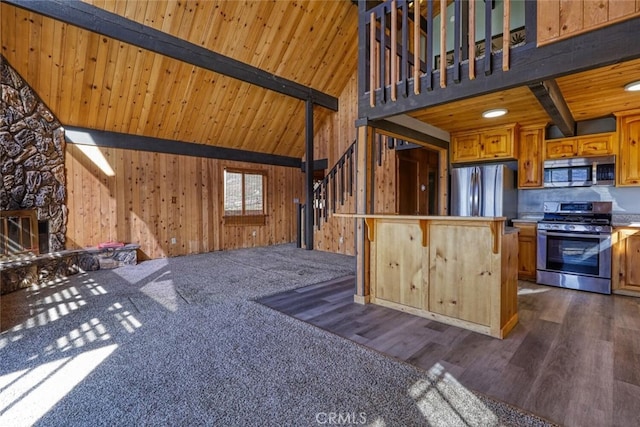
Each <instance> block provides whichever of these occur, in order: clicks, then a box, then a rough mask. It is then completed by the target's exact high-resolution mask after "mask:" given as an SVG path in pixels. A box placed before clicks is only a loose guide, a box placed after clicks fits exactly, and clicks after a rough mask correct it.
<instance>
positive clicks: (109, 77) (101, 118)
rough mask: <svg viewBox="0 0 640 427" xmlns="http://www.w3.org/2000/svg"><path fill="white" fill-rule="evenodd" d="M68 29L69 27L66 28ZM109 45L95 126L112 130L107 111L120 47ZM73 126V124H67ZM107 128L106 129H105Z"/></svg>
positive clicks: (109, 106) (113, 42) (118, 44)
mask: <svg viewBox="0 0 640 427" xmlns="http://www.w3.org/2000/svg"><path fill="white" fill-rule="evenodd" d="M67 28H70V26H67ZM107 44H108V45H109V53H108V58H109V59H108V61H107V63H106V64H105V65H104V80H103V81H102V82H100V85H99V86H98V87H99V93H100V109H99V110H96V112H95V114H96V115H95V118H96V122H95V126H96V128H98V129H108V130H114V129H113V126H112V122H110V121H108V119H109V110H110V109H111V108H112V107H111V102H112V92H113V90H114V89H115V88H114V85H113V82H115V81H116V80H115V78H116V77H115V73H116V67H117V64H118V58H119V54H120V50H121V48H120V46H121V43H120V42H118V41H114V40H109V41H108V42H107ZM68 124H75V123H68ZM107 126H108V127H107Z"/></svg>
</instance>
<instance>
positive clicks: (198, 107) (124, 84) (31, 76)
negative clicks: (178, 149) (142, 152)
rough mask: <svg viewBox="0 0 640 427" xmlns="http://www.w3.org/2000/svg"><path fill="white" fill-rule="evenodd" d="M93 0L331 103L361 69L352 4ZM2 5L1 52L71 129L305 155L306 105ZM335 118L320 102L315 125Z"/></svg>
mask: <svg viewBox="0 0 640 427" xmlns="http://www.w3.org/2000/svg"><path fill="white" fill-rule="evenodd" d="M86 2H87V3H92V4H93V5H94V6H96V7H98V8H101V9H104V10H107V11H109V12H112V13H115V14H117V15H120V16H123V17H125V18H127V19H130V20H132V21H135V22H137V23H139V24H142V25H144V26H148V27H151V28H154V29H156V30H159V31H162V32H164V33H167V34H170V35H173V36H175V37H178V38H180V39H183V40H186V41H188V42H190V43H193V44H195V45H197V46H201V47H203V48H205V49H207V50H210V51H213V52H216V53H219V54H222V55H225V56H228V57H230V58H233V59H236V60H238V61H241V62H243V63H246V64H249V65H251V66H254V67H257V68H259V69H261V70H264V71H266V72H268V73H271V74H273V75H274V76H277V77H281V78H285V79H288V80H291V81H293V82H296V83H299V84H302V85H305V86H308V87H310V88H312V89H315V90H318V91H320V92H323V93H326V94H329V95H331V96H334V97H338V96H339V95H340V93H341V92H342V90H343V88H344V87H345V86H346V84H347V82H348V81H349V79H350V78H352V76H353V75H354V72H355V70H356V68H357V14H358V11H357V6H356V5H354V4H353V3H352V2H351V1H349V0H340V1H314V0H297V1H235V0H223V1H140V0H121V1H100V0H86ZM0 7H1V9H0V19H1V24H2V28H1V32H0V41H1V45H2V54H3V55H4V57H5V58H6V59H7V61H8V62H9V63H10V64H11V66H12V67H13V68H14V69H16V70H17V71H18V72H19V73H20V74H21V76H22V77H23V78H24V79H25V80H26V81H27V82H28V83H29V85H30V86H31V87H32V88H33V89H34V90H35V91H36V92H37V93H38V95H39V96H40V97H41V98H42V100H43V101H44V102H45V103H46V104H47V106H48V107H49V108H50V109H51V111H52V112H53V113H54V114H55V115H56V116H57V118H58V119H59V120H60V121H61V123H63V124H64V125H67V126H77V127H84V128H90V129H96V130H105V131H114V132H122V133H128V134H135V135H143V136H151V137H157V138H162V139H169V140H177V141H184V142H194V143H199V144H207V145H213V146H219V147H228V148H238V149H244V150H250V151H257V152H263V153H271V154H279V155H285V156H293V157H302V155H303V153H304V129H305V108H304V101H301V100H299V99H295V98H293V97H290V96H286V95H283V94H280V93H277V92H274V91H271V90H267V89H263V88H260V87H258V86H256V85H253V84H250V83H247V82H242V81H240V80H236V79H233V78H230V77H226V76H223V75H221V74H218V73H216V72H213V71H209V70H206V69H204V68H200V67H197V66H194V65H190V64H188V63H185V62H181V61H179V60H177V59H172V58H170V57H168V56H164V55H161V54H158V53H154V52H152V51H149V50H145V49H142V48H139V47H136V46H133V45H131V44H127V43H125V42H122V41H118V40H115V39H113V38H110V37H106V36H103V35H100V34H97V33H93V32H91V31H88V30H85V29H82V28H79V27H76V26H74V25H70V24H66V23H63V22H60V21H56V20H54V19H52V18H48V17H45V16H42V15H39V14H37V13H33V12H29V11H26V10H23V9H21V8H19V7H15V6H12V5H9V4H6V3H2V4H1V6H0ZM330 114H333V113H332V112H331V111H330V110H328V109H325V108H322V107H316V108H315V123H316V126H318V125H319V124H320V123H322V121H323V120H325V119H326V118H327V117H328V116H329V115H330Z"/></svg>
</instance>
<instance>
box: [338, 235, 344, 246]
mask: <svg viewBox="0 0 640 427" xmlns="http://www.w3.org/2000/svg"><path fill="white" fill-rule="evenodd" d="M338 241H339V242H340V244H343V243H344V237H342V236H340V239H339V240H338Z"/></svg>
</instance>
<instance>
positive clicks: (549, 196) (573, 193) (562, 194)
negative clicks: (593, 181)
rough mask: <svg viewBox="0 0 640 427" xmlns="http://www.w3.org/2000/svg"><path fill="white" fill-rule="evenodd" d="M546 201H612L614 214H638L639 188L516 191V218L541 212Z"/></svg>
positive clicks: (639, 207) (639, 208) (639, 212)
mask: <svg viewBox="0 0 640 427" xmlns="http://www.w3.org/2000/svg"><path fill="white" fill-rule="evenodd" d="M546 201H552V202H555V201H578V202H591V201H612V202H613V212H614V214H629V215H636V214H640V187H608V186H595V187H574V188H545V189H532V190H519V191H518V216H521V215H528V214H536V213H541V212H542V203H543V202H546Z"/></svg>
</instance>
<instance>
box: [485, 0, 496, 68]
mask: <svg viewBox="0 0 640 427" xmlns="http://www.w3.org/2000/svg"><path fill="white" fill-rule="evenodd" d="M493 1H494V0H486V1H485V2H484V74H485V76H488V75H490V74H491V56H492V51H493V48H492V46H491V10H492V9H493Z"/></svg>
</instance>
